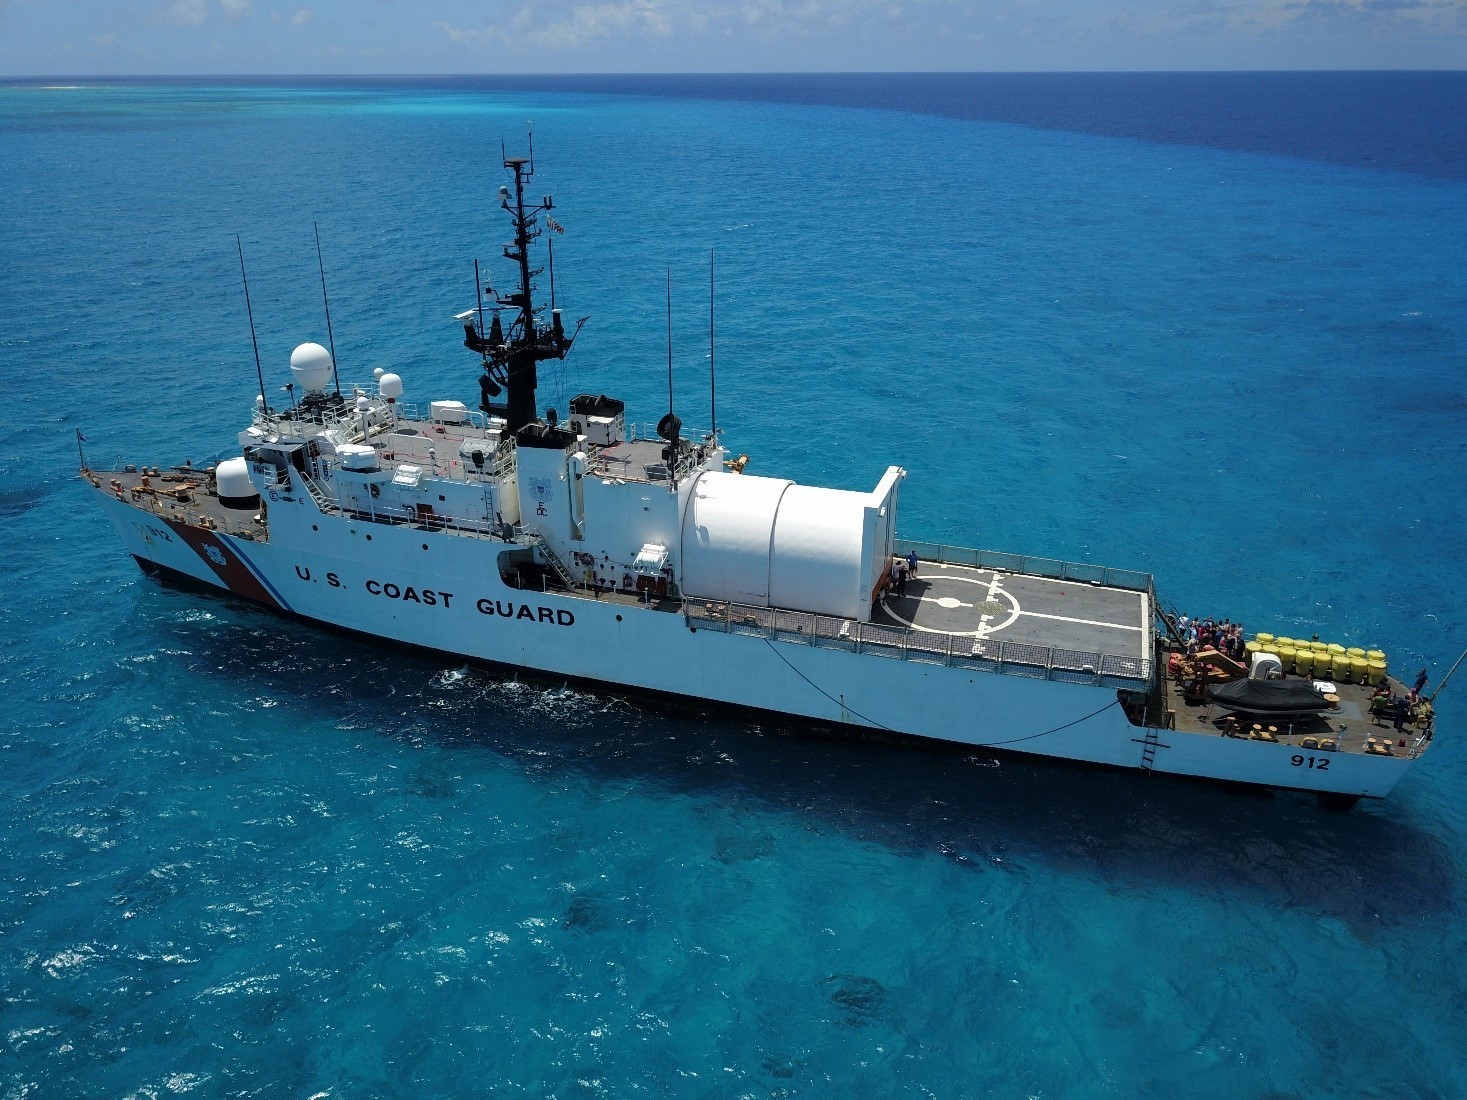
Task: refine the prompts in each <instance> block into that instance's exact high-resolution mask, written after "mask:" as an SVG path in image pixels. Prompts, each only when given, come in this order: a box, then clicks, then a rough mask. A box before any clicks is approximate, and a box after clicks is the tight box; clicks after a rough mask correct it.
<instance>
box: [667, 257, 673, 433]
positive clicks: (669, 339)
mask: <svg viewBox="0 0 1467 1100" xmlns="http://www.w3.org/2000/svg"><path fill="white" fill-rule="evenodd" d="M672 412H673V409H672V268H670V267H669V268H668V269H667V415H668V416H671V415H672Z"/></svg>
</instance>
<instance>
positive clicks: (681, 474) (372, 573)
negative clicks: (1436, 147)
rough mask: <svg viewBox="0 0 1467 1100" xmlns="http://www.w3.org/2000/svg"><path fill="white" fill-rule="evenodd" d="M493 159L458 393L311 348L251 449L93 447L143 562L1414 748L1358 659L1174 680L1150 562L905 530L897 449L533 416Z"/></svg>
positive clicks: (752, 699) (1369, 784)
mask: <svg viewBox="0 0 1467 1100" xmlns="http://www.w3.org/2000/svg"><path fill="white" fill-rule="evenodd" d="M504 164H505V168H506V170H507V172H508V173H509V176H510V179H511V181H512V182H511V183H510V184H508V185H506V186H505V187H504V188H502V189H501V191H500V199H501V206H502V208H503V210H504V211H505V212H506V213H507V215H508V216H509V218H510V221H511V223H512V226H513V228H514V241H513V242H512V243H511V244H509V245H507V246H506V247H505V252H504V254H505V256H506V258H508V259H509V260H510V261H511V262H512V263H513V264H514V265H515V268H516V274H517V286H516V289H515V290H514V291H513V292H512V293H509V294H504V295H501V294H498V293H496V292H495V291H494V290H492V289H489V290H487V292H485V291H481V292H480V298H479V300H478V302H477V303H476V304H475V306H474V307H473V308H471V309H469V310H467V311H465V312H463V313H460V314H459V315H458V320H459V322H460V323H461V324H462V325H463V327H464V343H465V345H466V346H467V347H468V348H469V349H470V350H471V351H472V352H473V353H474V354H475V355H477V356H478V357H479V362H480V367H481V373H480V376H479V378H480V381H479V400H478V402H477V404H476V406H475V407H469V406H468V405H467V404H465V403H464V402H462V401H458V400H451V399H448V400H431V401H428V402H425V403H417V402H412V401H408V400H406V399H405V390H406V387H405V385H404V382H403V379H402V378H401V377H399V376H398V375H397V374H394V373H390V372H385V371H380V370H379V371H378V372H376V376H375V377H374V378H372V379H371V380H370V381H365V382H359V383H355V384H352V383H347V384H346V385H341V384H340V383H338V382H337V381H336V380H335V365H334V363H333V361H332V356H331V354H330V352H329V351H328V350H327V349H326V348H323V347H321V346H320V345H318V344H314V343H308V344H303V345H301V346H300V347H298V348H297V349H296V350H295V353H294V354H293V355H292V358H291V368H292V375H293V382H292V386H293V387H298V388H299V389H300V391H301V395H302V396H301V397H300V399H299V400H294V389H293V390H292V395H293V399H292V401H291V404H290V407H289V408H288V409H273V408H271V407H269V405H268V403H267V401H266V399H265V396H264V386H263V379H262V386H261V391H262V392H261V396H260V397H259V398H258V399H257V401H256V405H255V409H254V415H253V417H252V419H251V422H250V424H249V425H248V426H247V427H246V428H245V429H244V430H243V431H242V432H241V433H240V434H239V444H240V450H241V454H240V456H239V457H237V458H233V459H229V460H227V461H224V462H221V463H219V464H218V466H217V467H214V468H212V469H210V470H207V471H202V470H201V471H195V470H192V469H190V468H188V467H174V468H171V469H170V470H169V471H168V472H167V473H164V472H163V471H162V469H160V468H154V469H151V470H150V469H149V468H147V467H143V468H138V467H128V468H126V469H123V470H120V471H111V472H100V471H93V470H91V469H85V468H84V471H83V472H84V474H85V475H86V476H87V477H88V478H89V479H90V481H91V482H92V484H93V485H94V486H95V487H96V488H97V489H98V490H99V495H100V498H101V501H102V504H103V506H104V507H105V508H106V510H107V512H108V514H109V516H110V517H111V519H112V520H113V522H114V524H115V526H116V527H117V529H118V531H119V533H120V534H121V536H122V538H123V541H124V542H125V543H126V545H127V547H128V549H129V550H130V551H131V553H132V554H133V555H134V556H135V557H136V559H137V560H138V562H139V563H140V564H141V565H142V566H143V567H144V568H145V569H148V570H150V571H156V572H162V573H164V574H165V575H167V576H169V577H172V578H174V579H178V580H184V581H188V582H192V583H196V584H202V585H206V586H209V587H211V588H215V589H222V590H226V591H228V592H232V593H234V594H236V595H239V596H242V597H246V598H248V599H251V600H254V601H256V602H258V603H260V604H264V605H265V606H267V607H270V608H273V609H275V610H278V611H281V612H285V613H289V614H293V615H297V616H301V617H303V618H305V619H309V620H313V621H316V622H320V623H324V624H329V625H331V626H334V627H339V628H345V629H349V630H353V631H357V632H360V633H362V634H365V635H370V636H372V637H376V638H381V639H385V640H389V641H392V642H398V643H405V644H409V645H413V646H420V647H425V648H428V649H432V650H436V651H441V652H445V653H450V654H454V655H456V656H461V657H465V658H468V659H470V660H475V661H480V662H486V663H492V664H496V665H504V666H512V667H515V668H521V669H528V670H533V671H535V672H538V673H543V674H549V675H554V676H562V677H573V678H577V679H579V680H584V681H588V682H592V683H597V684H605V685H611V686H613V687H619V688H629V689H637V690H645V691H651V692H658V693H665V694H671V695H677V696H683V697H689V698H693V699H697V700H703V701H708V702H713V703H726V704H733V705H737V706H741V707H751V708H757V709H759V710H763V711H772V712H776V713H778V714H781V715H788V716H791V717H792V718H795V719H808V720H814V721H817V722H821V723H831V724H838V725H841V726H846V727H851V728H853V729H855V730H859V731H862V732H865V733H868V734H877V735H900V736H913V737H921V738H931V739H937V740H941V741H948V742H956V743H960V744H963V745H970V746H979V747H986V748H996V749H1004V750H1012V751H1018V752H1025V753H1032V754H1036V755H1042V756H1051V757H1058V758H1064V759H1071V760H1081V761H1089V762H1093V763H1098V764H1107V765H1115V766H1121V767H1131V768H1141V769H1145V770H1148V771H1158V772H1168V773H1175V774H1180V775H1191V776H1203V777H1210V778H1216V779H1225V780H1233V781H1238V782H1245V783H1253V784H1261V785H1265V786H1273V787H1286V788H1298V789H1304V790H1311V791H1317V792H1320V793H1322V794H1331V795H1336V796H1340V797H1343V798H1345V799H1351V798H1355V797H1358V796H1381V795H1384V794H1386V793H1387V792H1389V791H1390V789H1391V788H1392V787H1393V786H1394V784H1395V783H1396V781H1397V780H1398V779H1399V778H1400V776H1401V775H1402V774H1404V772H1405V770H1406V769H1407V768H1408V767H1409V766H1410V764H1411V763H1412V762H1413V761H1414V760H1415V759H1416V758H1417V757H1418V756H1419V755H1420V753H1421V752H1423V751H1424V750H1425V748H1426V747H1427V745H1428V744H1429V741H1430V730H1429V728H1414V727H1413V729H1412V731H1411V732H1410V734H1409V735H1407V736H1402V737H1400V738H1397V737H1395V736H1394V734H1395V732H1396V731H1395V730H1392V736H1390V737H1386V736H1384V735H1383V734H1382V735H1381V736H1376V734H1377V733H1379V732H1380V731H1381V730H1382V729H1384V726H1383V725H1382V724H1381V723H1380V722H1378V721H1372V715H1371V713H1370V710H1371V708H1370V702H1369V696H1370V695H1371V694H1373V692H1372V691H1371V687H1370V685H1369V684H1367V683H1364V682H1362V683H1360V684H1356V685H1351V684H1348V683H1345V682H1343V679H1342V680H1341V682H1339V683H1328V684H1321V688H1324V687H1328V688H1331V689H1333V690H1332V691H1330V692H1323V691H1322V692H1321V694H1320V698H1321V700H1323V698H1324V697H1325V696H1326V695H1332V696H1333V698H1332V699H1330V701H1329V702H1328V704H1327V705H1326V704H1325V703H1324V702H1321V703H1320V705H1319V706H1318V707H1313V706H1311V705H1310V703H1309V701H1308V700H1307V699H1306V700H1305V701H1304V702H1303V703H1302V704H1301V705H1300V707H1301V709H1296V710H1295V711H1278V712H1277V715H1276V720H1270V721H1268V722H1267V723H1266V725H1265V724H1262V723H1259V722H1257V721H1252V722H1250V721H1248V720H1247V719H1249V718H1250V717H1252V718H1257V717H1258V713H1256V712H1248V711H1239V710H1238V709H1237V708H1236V707H1231V708H1230V707H1228V706H1225V705H1218V704H1217V703H1216V702H1215V701H1212V700H1209V699H1208V697H1207V696H1206V694H1205V693H1204V695H1203V697H1202V699H1201V701H1200V702H1199V700H1198V699H1196V698H1187V697H1184V694H1183V691H1182V688H1181V686H1180V685H1179V684H1177V683H1176V682H1175V680H1174V678H1173V676H1171V675H1169V673H1174V672H1175V671H1176V662H1175V661H1174V660H1173V658H1174V657H1175V656H1177V652H1176V651H1177V650H1178V648H1179V646H1180V639H1178V638H1174V637H1173V635H1174V628H1175V624H1174V623H1173V622H1172V621H1171V620H1170V619H1168V618H1167V617H1166V616H1165V615H1164V614H1162V613H1161V611H1160V608H1159V607H1158V604H1157V600H1156V596H1155V591H1154V587H1153V583H1152V579H1151V577H1150V576H1148V575H1146V574H1144V573H1138V572H1132V571H1128V570H1120V569H1109V568H1103V567H1097V566H1089V565H1077V564H1067V563H1063V562H1057V561H1051V560H1047V559H1037V558H1027V557H1021V556H1018V555H1012V554H999V553H991V552H978V551H971V550H962V549H957V548H953V547H945V546H936V545H932V544H923V543H913V542H908V541H904V540H902V539H899V538H898V536H897V510H898V503H899V496H900V490H901V486H902V482H903V480H904V478H905V477H906V472H905V471H904V470H902V469H901V468H899V467H891V468H889V469H887V470H886V471H885V472H884V473H882V474H881V475H880V476H879V477H878V478H877V479H876V484H875V485H874V487H873V488H871V489H870V490H865V491H852V490H846V489H830V488H822V487H813V486H806V485H799V484H796V483H794V482H792V481H789V480H786V479H783V478H778V477H766V476H756V475H753V474H748V473H744V472H743V469H744V460H743V459H742V458H740V459H730V457H729V455H728V453H727V452H726V451H725V449H724V447H723V445H722V441H721V438H720V436H719V434H718V433H717V432H714V431H711V430H710V431H689V430H685V429H684V427H683V425H682V423H681V421H680V420H679V419H678V417H677V416H676V415H674V414H673V413H672V411H671V410H670V409H669V410H668V411H667V412H666V413H665V414H662V415H660V416H659V418H658V420H657V424H656V427H655V429H653V430H644V429H642V428H639V427H638V426H637V425H636V424H634V423H630V422H629V421H628V419H627V412H626V409H625V407H624V405H623V403H622V402H621V401H619V400H617V399H615V398H613V397H609V396H606V395H604V394H590V393H585V394H581V395H579V396H577V397H575V398H574V399H573V400H572V401H571V402H570V404H569V407H568V408H567V409H566V410H565V411H564V413H563V415H562V414H561V413H560V412H559V411H558V410H554V409H548V410H545V411H544V412H543V414H542V413H541V411H540V410H539V409H538V406H537V403H536V387H537V377H536V364H537V363H539V362H542V361H544V360H546V359H549V358H556V359H559V358H564V357H565V356H566V355H567V354H568V353H569V352H570V350H571V348H572V346H573V344H574V343H575V341H576V338H577V334H578V333H579V331H580V325H579V324H578V325H576V326H575V328H574V330H572V331H569V332H568V331H567V329H566V326H565V324H564V322H563V321H562V315H561V310H560V309H559V308H558V307H557V306H556V304H555V302H554V299H553V290H552V300H551V303H550V308H549V309H548V310H545V309H542V308H540V307H538V306H537V304H536V302H535V298H534V295H535V289H536V288H535V277H536V276H537V275H538V274H539V272H538V271H537V270H535V269H533V268H532V267H531V260H530V253H531V248H532V245H533V243H534V242H535V240H536V239H537V237H538V236H539V234H540V232H541V231H542V226H541V222H542V219H544V220H545V221H548V220H549V216H550V215H549V211H550V210H551V209H552V207H553V203H552V201H551V200H550V198H548V197H546V198H544V199H542V201H541V202H540V203H538V204H527V201H526V198H525V192H526V186H527V184H528V182H529V180H530V179H531V177H532V176H533V171H534V166H533V161H531V160H530V159H528V158H519V157H507V158H505V161H504ZM486 293H487V298H488V304H487V305H486V304H485V297H486ZM547 314H548V319H547ZM505 315H507V316H508V321H509V323H508V324H506V323H505ZM486 317H487V318H488V320H487V323H486ZM501 398H502V401H501V400H500V399H501ZM908 559H910V560H911V561H912V562H914V563H915V570H914V571H911V572H910V573H909V575H907V576H905V577H903V576H901V574H902V573H903V572H904V571H903V570H902V568H901V566H902V565H903V564H904V563H905V562H906V561H907V560H908ZM1218 667H1221V665H1220V664H1219V666H1218ZM1342 667H1345V668H1348V665H1345V666H1342ZM1270 668H1272V666H1271V665H1268V666H1267V667H1266V668H1265V670H1264V671H1265V673H1266V672H1267V671H1268V670H1269V669H1270ZM1246 671H1247V670H1246V669H1245V670H1244V672H1245V675H1246ZM1280 671H1281V670H1280ZM1308 679H1309V680H1310V682H1311V683H1313V682H1314V680H1315V678H1314V677H1309V678H1308ZM1361 679H1362V681H1363V680H1365V679H1367V677H1364V676H1362V677H1361ZM1376 679H1377V680H1378V679H1379V678H1378V677H1377V678H1376ZM1392 686H1393V687H1394V688H1400V685H1398V684H1394V683H1393V682H1392ZM1258 690H1259V691H1260V692H1263V693H1264V694H1265V695H1267V694H1268V689H1267V688H1259V689H1258ZM1400 690H1401V691H1402V692H1404V689H1403V688H1401V689H1400ZM1255 727H1256V728H1255ZM1398 742H1399V743H1398Z"/></svg>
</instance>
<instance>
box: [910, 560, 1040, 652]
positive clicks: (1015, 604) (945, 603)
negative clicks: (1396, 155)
mask: <svg viewBox="0 0 1467 1100" xmlns="http://www.w3.org/2000/svg"><path fill="white" fill-rule="evenodd" d="M941 579H942V580H944V581H961V582H962V583H963V584H977V585H981V586H982V587H984V588H986V589H988V599H987V600H985V601H984V603H983V605H981V606H986V605H988V604H1000V605H1001V604H1005V603H1006V604H1008V605H1009V608H1008V615H1007V616H1006V617H1005V618H1004V620H1003V622H1001V623H992V622H990V621H989V620H990V618H991V616H989V615H987V614H985V615H983V616H982V617H981V622H980V623H979V625H978V627H977V629H975V630H940V629H939V628H937V627H935V626H922V625H921V624H920V623H915V622H913V621H912V620H911V619H907V618H903V617H902V616H901V615H898V614H897V613H896V612H895V611H893V610H892V607H891V604H890V603H888V602H887V596H886V594H885V593H883V594H882V597H881V607H882V610H884V611H885V612H886V613H887V614H888V615H890V616H891V617H892V618H893V619H895V620H896V621H897V622H899V623H901V624H902V625H903V626H905V627H909V628H910V629H912V630H920V631H922V633H924V634H947V635H950V636H952V637H957V638H986V637H988V636H989V635H990V634H996V633H998V632H999V631H1000V630H1004V629H1006V628H1008V627H1010V626H1013V625H1014V623H1015V622H1016V621H1017V620H1018V618H1019V616H1020V615H1021V614H1023V609H1022V608H1021V607H1020V606H1019V601H1018V599H1017V598H1015V596H1014V595H1013V594H1012V593H1009V592H1005V591H1004V590H1003V589H1002V588H1000V587H999V582H1000V581H1001V580H1002V579H1003V577H1002V575H1001V574H999V573H995V574H993V579H992V580H991V581H985V580H980V579H979V578H977V577H955V576H953V575H952V574H951V573H946V574H944V575H943V576H942V578H941ZM918 600H919V603H918V606H919V607H920V606H921V603H920V601H921V600H929V601H931V602H932V603H935V604H937V605H938V606H939V607H942V608H946V609H948V610H951V609H952V608H955V607H971V606H972V605H971V604H965V603H963V601H962V600H959V599H957V598H956V597H955V596H937V597H932V596H921V597H918Z"/></svg>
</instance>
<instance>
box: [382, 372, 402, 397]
mask: <svg viewBox="0 0 1467 1100" xmlns="http://www.w3.org/2000/svg"><path fill="white" fill-rule="evenodd" d="M377 388H378V390H380V391H381V392H382V396H383V397H385V398H387V400H389V401H396V400H397V399H398V398H399V397H401V396H402V379H401V378H399V377H398V376H397V375H395V374H384V375H383V376H382V377H381V378H379V379H377Z"/></svg>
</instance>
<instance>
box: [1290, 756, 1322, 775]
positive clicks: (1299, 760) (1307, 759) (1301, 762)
mask: <svg viewBox="0 0 1467 1100" xmlns="http://www.w3.org/2000/svg"><path fill="white" fill-rule="evenodd" d="M1289 763H1290V764H1293V765H1294V767H1296V768H1313V769H1315V770H1316V771H1321V772H1327V771H1329V757H1328V756H1300V755H1299V754H1298V753H1295V754H1294V755H1293V756H1291V757H1289Z"/></svg>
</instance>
